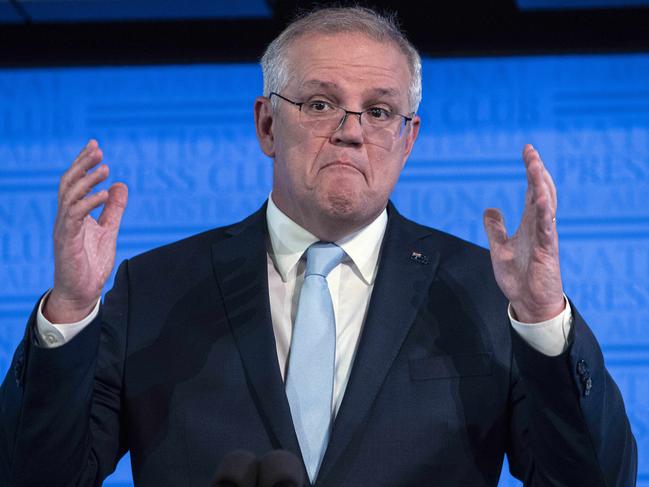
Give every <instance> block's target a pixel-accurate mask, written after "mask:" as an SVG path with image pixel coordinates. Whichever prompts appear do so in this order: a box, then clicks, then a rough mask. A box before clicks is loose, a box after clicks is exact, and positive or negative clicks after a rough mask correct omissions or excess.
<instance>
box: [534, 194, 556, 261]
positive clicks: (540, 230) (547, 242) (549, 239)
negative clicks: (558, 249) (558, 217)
mask: <svg viewBox="0 0 649 487" xmlns="http://www.w3.org/2000/svg"><path fill="white" fill-rule="evenodd" d="M534 203H535V206H536V222H535V226H536V235H537V241H538V243H539V245H540V246H541V247H542V248H544V249H545V250H551V249H552V248H553V247H554V246H555V243H556V242H557V229H556V225H555V222H554V214H555V213H554V211H555V210H554V208H553V207H552V203H551V200H550V197H549V195H548V194H547V193H546V194H542V195H541V196H539V197H538V198H537V199H536V201H535V202H534Z"/></svg>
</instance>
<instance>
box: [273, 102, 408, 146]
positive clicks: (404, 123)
mask: <svg viewBox="0 0 649 487" xmlns="http://www.w3.org/2000/svg"><path fill="white" fill-rule="evenodd" d="M273 95H275V96H276V97H278V98H281V99H282V100H284V101H287V102H289V103H290V104H292V105H295V106H296V107H298V108H299V110H300V112H302V105H304V104H305V103H306V102H305V101H294V100H291V99H289V98H286V97H285V96H283V95H280V94H279V93H277V92H275V91H271V92H270V93H269V94H268V99H269V100H270V99H271V97H272V96H273ZM327 103H329V102H327ZM329 104H330V105H331V106H332V107H335V108H339V109H340V110H342V111H343V112H345V115H343V118H342V119H341V120H340V123H339V124H338V126H337V127H336V128H335V129H334V130H333V131H332V132H331V133H332V134H334V133H335V132H336V131H337V130H338V129H340V127H342V126H343V125H344V123H345V120H347V116H348V115H356V116H358V123H359V124H360V125H361V127H362V126H363V123H362V122H361V120H362V119H363V118H362V117H363V114H364V113H367V112H369V111H370V110H371V108H368V109H367V110H363V111H362V112H354V111H352V110H347V109H346V108H343V107H341V106H340V105H336V104H335V103H329ZM393 115H397V116H399V117H401V118H402V119H403V124H402V125H401V127H402V128H401V129H400V130H399V135H398V136H397V138H401V137H402V136H403V132H404V130H405V128H406V126H407V125H408V122H410V121H412V119H413V118H414V115H415V113H414V112H413V113H412V116H410V117H408V116H407V115H402V114H401V113H396V112H395V113H393Z"/></svg>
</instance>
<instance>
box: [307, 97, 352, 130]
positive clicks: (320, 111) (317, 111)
mask: <svg viewBox="0 0 649 487" xmlns="http://www.w3.org/2000/svg"><path fill="white" fill-rule="evenodd" d="M344 116H345V110H343V109H342V108H339V107H334V106H331V105H325V104H324V103H323V104H320V105H318V104H304V105H302V109H301V110H300V124H301V125H302V127H304V128H305V129H307V130H308V131H309V132H311V134H312V135H315V136H316V137H327V138H329V137H331V134H333V133H334V131H335V130H336V129H337V128H338V126H339V125H340V122H341V120H342V119H343V117H344Z"/></svg>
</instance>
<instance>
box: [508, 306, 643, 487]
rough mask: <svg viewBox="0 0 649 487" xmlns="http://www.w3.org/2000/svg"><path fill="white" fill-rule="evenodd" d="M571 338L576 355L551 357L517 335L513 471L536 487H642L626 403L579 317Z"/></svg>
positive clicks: (511, 446) (567, 353)
mask: <svg viewBox="0 0 649 487" xmlns="http://www.w3.org/2000/svg"><path fill="white" fill-rule="evenodd" d="M571 334H572V337H571V338H572V340H571V342H572V343H571V345H570V346H569V348H568V349H567V350H566V351H565V352H564V353H562V354H560V355H558V356H555V357H549V356H547V355H544V354H542V353H540V352H538V351H537V350H534V349H533V348H532V347H531V346H529V345H528V344H527V343H526V342H525V340H523V339H522V338H521V337H520V336H519V335H518V333H516V332H514V331H512V342H513V368H512V371H513V372H512V385H513V387H512V400H511V404H512V415H511V431H510V433H511V434H510V442H509V448H508V452H507V455H508V458H509V464H510V470H511V472H512V474H513V475H514V476H515V477H517V478H519V479H521V480H524V482H525V485H530V486H535V485H539V486H547V485H567V486H571V485H589V486H591V485H592V486H608V487H611V486H632V485H635V480H636V474H637V447H636V443H635V439H634V438H633V434H632V432H631V427H630V424H629V421H628V419H627V416H626V411H625V409H624V403H623V401H622V396H621V394H620V391H619V390H618V388H617V386H616V385H615V382H614V381H613V379H612V378H611V376H610V375H609V373H608V372H607V371H606V368H605V365H604V361H603V357H602V353H601V350H600V348H599V345H598V343H597V341H596V339H595V337H594V336H593V334H592V332H591V331H590V329H589V328H588V326H587V325H586V323H585V322H584V320H583V318H582V317H581V316H580V315H579V313H578V312H577V311H574V320H573V327H572V332H571ZM589 379H590V380H589Z"/></svg>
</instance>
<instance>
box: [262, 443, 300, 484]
mask: <svg viewBox="0 0 649 487" xmlns="http://www.w3.org/2000/svg"><path fill="white" fill-rule="evenodd" d="M259 487H304V467H302V461H301V460H300V459H299V458H298V457H296V456H295V455H294V454H293V453H291V452H290V451H286V450H271V451H269V452H268V453H266V454H265V455H264V456H263V457H262V458H261V460H259Z"/></svg>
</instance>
